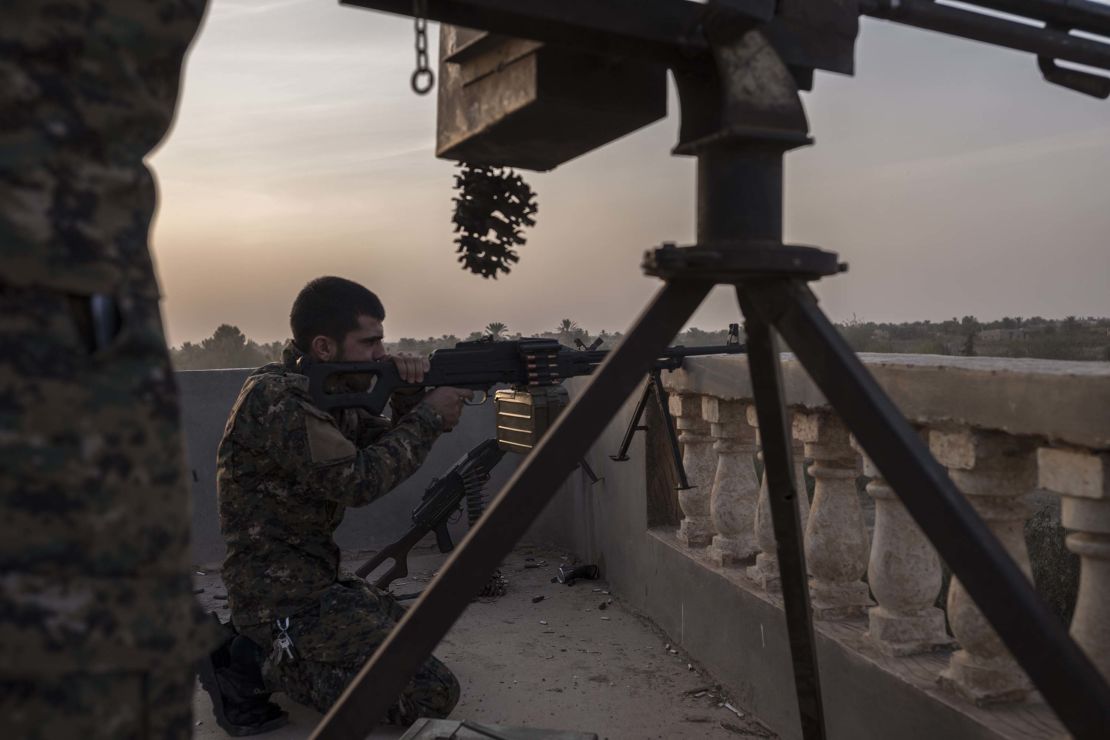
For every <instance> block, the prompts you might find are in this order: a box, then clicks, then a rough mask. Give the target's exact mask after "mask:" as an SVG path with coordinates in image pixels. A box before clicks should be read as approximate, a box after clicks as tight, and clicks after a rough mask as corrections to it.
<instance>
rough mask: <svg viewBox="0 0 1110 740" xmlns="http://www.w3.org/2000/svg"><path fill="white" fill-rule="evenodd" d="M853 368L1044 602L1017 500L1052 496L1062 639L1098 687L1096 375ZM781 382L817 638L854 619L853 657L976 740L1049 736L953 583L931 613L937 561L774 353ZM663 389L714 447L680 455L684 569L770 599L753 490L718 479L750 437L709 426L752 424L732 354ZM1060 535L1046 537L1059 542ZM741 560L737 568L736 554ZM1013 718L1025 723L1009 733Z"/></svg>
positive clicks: (1100, 450)
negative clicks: (867, 507) (1068, 588)
mask: <svg viewBox="0 0 1110 740" xmlns="http://www.w3.org/2000/svg"><path fill="white" fill-rule="evenodd" d="M861 359H862V360H863V362H864V364H865V365H867V367H868V369H869V370H870V371H871V373H872V374H873V375H874V377H875V378H876V379H877V380H878V382H879V383H880V385H882V386H883V388H884V389H885V390H886V392H887V393H888V395H889V396H890V398H891V399H892V400H893V402H894V403H895V405H897V406H898V407H899V408H900V409H901V411H902V412H903V414H905V416H906V417H907V419H908V420H909V421H910V422H911V424H913V425H914V426H915V427H916V428H917V429H918V430H919V432H920V433H921V435H922V437H923V438H924V439H925V440H926V441H927V443H928V445H929V447H930V450H931V451H932V453H933V455H934V456H935V457H936V458H937V460H938V462H940V463H941V464H942V465H944V466H945V467H946V468H947V470H948V472H949V475H950V476H951V478H952V480H953V482H954V483H955V484H956V486H957V487H958V488H959V489H960V490H961V491H962V492H963V493H964V494H965V495H966V496H967V497H968V499H969V501H970V503H971V504H972V506H973V507H974V508H975V510H976V511H977V512H978V513H979V515H980V516H981V517H982V518H983V520H984V521H985V522H986V523H987V525H988V527H990V528H991V530H992V531H993V532H994V534H995V535H996V536H997V537H998V538H999V540H1000V541H1001V542H1002V544H1003V545H1004V546H1005V547H1006V549H1007V551H1008V552H1009V553H1010V554H1011V556H1012V557H1013V558H1014V560H1015V561H1016V562H1017V564H1018V565H1019V567H1021V569H1022V570H1024V571H1025V572H1026V574H1027V575H1029V576H1030V577H1031V578H1032V577H1033V574H1034V572H1035V571H1039V577H1038V586H1039V587H1042V592H1043V591H1044V588H1043V587H1044V585H1045V584H1043V583H1041V582H1040V581H1042V580H1052V579H1053V578H1055V577H1056V576H1057V572H1056V571H1054V570H1053V568H1051V567H1047V568H1046V563H1044V562H1042V561H1043V559H1044V558H1045V557H1046V556H1045V555H1044V553H1045V549H1044V548H1043V547H1040V544H1039V543H1033V542H1031V541H1027V540H1028V532H1029V531H1030V528H1029V527H1028V526H1027V523H1028V520H1029V519H1030V516H1031V514H1032V509H1031V506H1030V504H1031V502H1032V501H1033V500H1034V498H1036V497H1040V498H1042V499H1043V498H1044V497H1045V496H1046V494H1047V496H1049V497H1051V496H1056V497H1059V502H1058V508H1057V510H1058V511H1062V517H1061V518H1062V525H1063V527H1064V528H1066V529H1067V530H1068V532H1069V534H1068V535H1067V538H1066V543H1067V550H1070V551H1071V553H1073V554H1074V555H1076V556H1078V557H1079V560H1080V578H1079V585H1078V597H1077V598H1076V597H1074V595H1073V596H1072V598H1073V599H1074V616H1073V618H1072V621H1071V632H1072V635H1073V637H1074V638H1075V639H1076V641H1077V642H1078V643H1079V644H1080V646H1081V647H1082V648H1083V649H1084V650H1085V651H1086V652H1087V654H1088V655H1089V656H1090V657H1091V659H1092V660H1093V661H1094V662H1095V664H1096V665H1097V666H1098V668H1099V669H1100V670H1101V671H1102V673H1103V675H1104V676H1107V677H1108V678H1110V627H1107V625H1108V624H1110V567H1108V565H1110V479H1108V475H1110V456H1108V455H1107V454H1106V451H1107V449H1108V448H1110V413H1108V411H1110V364H1106V363H1078V362H1054V361H1044V360H1010V359H996V358H951V357H935V356H891V355H862V356H861ZM783 382H784V390H785V398H786V402H787V405H788V407H789V408H790V412H791V417H792V421H793V437H794V439H795V441H796V444H797V443H800V446H801V449H800V450H799V452H801V454H800V455H798V457H799V458H800V459H799V460H798V461H797V462H798V464H799V469H798V471H797V477H798V479H799V480H801V479H802V467H803V466H804V465H806V464H808V467H806V468H805V470H806V472H808V473H809V474H810V476H811V478H812V480H813V482H814V489H813V499H812V504H811V506H810V508H809V511H808V512H805V511H803V512H802V521H803V524H804V527H805V532H804V545H805V552H806V560H807V568H808V570H809V577H810V579H809V580H810V592H811V598H812V601H813V611H814V616H815V618H816V619H817V620H818V630H819V632H821V633H823V634H824V635H826V636H828V637H830V638H832V639H837V640H839V641H840V642H841V645H842V646H843V647H846V648H847V643H846V642H845V641H844V639H842V638H843V637H844V636H845V635H847V634H849V633H850V632H851V631H852V629H853V628H854V626H855V625H858V629H859V634H858V637H860V638H861V639H859V640H857V641H856V644H855V645H854V648H855V649H858V650H859V652H860V653H861V655H865V656H866V655H870V656H875V657H877V656H883V657H882V658H881V659H879V660H878V662H876V665H878V666H881V667H882V669H883V670H884V671H885V672H888V673H889V674H890V675H891V676H892V678H893V677H899V678H901V679H902V680H905V681H907V682H909V683H916V685H917V686H918V688H919V689H920V690H921V691H922V693H923V694H926V695H928V696H929V697H930V698H931V699H932V700H935V702H936V703H937V704H938V706H939V705H944V706H946V707H947V708H948V709H949V710H953V709H954V710H957V711H960V712H962V713H964V714H965V715H966V716H967V717H968V719H970V720H973V721H974V723H976V724H978V725H979V728H980V729H982V730H992V731H996V732H997V734H998V735H1000V736H1003V737H1010V736H1022V737H1025V736H1028V737H1043V736H1051V735H1053V734H1054V733H1056V732H1059V730H1060V728H1059V726H1058V725H1057V724H1056V722H1057V721H1056V719H1055V717H1054V716H1053V715H1052V713H1051V711H1050V710H1049V709H1048V708H1047V707H1045V706H1044V705H1043V704H1042V703H1040V701H1039V699H1038V697H1037V695H1036V694H1035V693H1034V692H1033V691H1032V686H1031V684H1030V682H1029V680H1028V678H1027V677H1026V676H1025V675H1024V673H1023V672H1022V670H1021V669H1020V668H1019V667H1018V665H1017V663H1016V662H1015V661H1014V660H1013V658H1012V657H1011V656H1010V654H1009V652H1008V651H1007V650H1006V649H1005V647H1004V646H1003V645H1002V643H1001V641H1000V640H999V639H998V637H997V635H996V634H995V633H994V631H993V629H991V628H990V626H989V625H988V624H987V623H986V621H985V620H984V618H983V616H982V615H981V613H980V612H979V610H978V608H977V607H976V606H975V604H974V603H973V602H972V601H971V599H970V597H969V596H968V594H967V592H966V591H965V590H964V589H963V587H962V586H961V584H960V583H959V581H958V580H956V579H953V581H952V583H951V586H950V588H949V589H948V591H947V598H946V604H945V608H944V609H943V610H942V609H939V608H937V607H936V606H935V605H934V604H935V603H936V601H937V598H938V595H940V594H941V586H942V578H941V575H942V567H941V562H940V560H939V558H938V556H937V554H936V552H935V550H934V549H933V547H932V545H931V544H930V543H929V541H928V540H927V539H926V538H925V536H924V535H923V534H922V533H921V531H920V530H919V529H918V527H917V525H916V524H915V523H914V522H913V520H912V519H911V518H910V517H909V515H908V514H907V512H906V510H905V508H904V507H903V506H902V504H901V501H900V500H899V499H898V497H897V496H896V492H894V491H892V490H891V488H890V486H889V485H888V484H887V483H886V482H885V481H884V480H883V479H882V477H881V476H880V475H879V473H878V471H877V470H876V469H875V467H874V465H873V464H872V463H871V461H870V460H869V459H868V458H867V457H866V455H864V454H863V453H862V451H861V450H860V449H859V447H858V445H857V444H856V442H855V440H854V439H853V438H852V437H851V436H850V434H849V431H848V429H847V428H846V427H845V425H844V424H843V423H842V422H841V421H840V420H839V418H838V417H837V416H836V414H835V413H834V412H833V411H832V409H831V408H830V407H829V406H828V404H827V402H826V401H825V399H824V398H823V396H822V395H821V393H820V392H819V391H818V390H817V388H816V387H815V386H814V384H813V383H812V381H811V380H810V379H809V377H808V376H807V375H806V373H805V371H804V369H803V368H802V367H801V365H800V364H799V363H798V362H797V361H796V360H795V359H794V358H793V357H792V356H789V355H784V356H783ZM664 383H665V385H666V386H667V388H668V390H669V391H671V392H672V394H673V395H672V396H671V410H672V412H673V413H674V414H675V416H676V419H677V423H678V425H679V426H680V428H682V427H687V428H692V427H696V426H697V425H698V424H699V422H702V423H704V422H708V424H709V426H710V429H711V430H712V431H711V432H710V434H711V436H712V437H713V438H714V439H715V440H716V444H715V445H714V447H713V449H712V451H707V450H706V449H705V448H704V446H698V445H697V444H694V445H688V446H687V447H686V448H685V450H684V456H685V458H686V459H687V460H688V466H692V468H693V469H694V470H695V471H700V472H695V473H694V474H693V475H692V476H691V483H692V484H693V485H695V486H696V488H695V489H694V490H693V491H685V492H682V493H681V494H680V495H679V499H678V500H679V504H680V505H681V508H682V510H683V520H682V521H681V522H680V523H679V525H678V527H677V530H676V531H675V533H674V535H673V537H674V541H675V542H676V543H677V544H678V546H679V547H680V549H685V551H687V552H688V553H689V554H690V555H691V556H692V557H694V558H695V559H696V560H702V559H705V560H708V562H709V563H711V564H712V565H714V566H717V567H718V568H720V569H721V570H722V571H724V572H725V573H726V574H728V575H729V576H730V577H731V578H733V579H736V580H738V581H740V582H742V583H744V584H745V585H747V584H755V585H756V586H757V587H758V588H759V589H762V590H763V591H764V592H766V593H768V594H772V593H774V592H775V591H776V590H777V586H778V579H777V575H778V573H777V563H776V562H775V552H774V536H773V532H772V531H771V528H770V521H769V510H768V509H769V507H768V495H767V490H766V487H765V485H761V482H760V481H759V480H758V479H757V478H752V477H750V476H743V477H742V478H743V479H744V480H743V481H742V482H741V483H740V484H739V485H738V483H737V480H738V479H737V476H736V475H735V474H733V473H728V472H727V471H734V470H736V469H745V470H746V469H748V468H751V467H753V463H754V458H755V455H754V454H753V453H756V451H757V450H758V445H756V446H751V445H749V444H746V443H745V442H744V441H743V440H744V439H746V438H747V436H748V435H750V434H751V432H743V433H739V432H738V431H737V430H736V429H733V430H731V431H730V430H729V429H727V428H726V427H724V426H722V425H721V424H720V423H718V422H719V419H720V416H721V409H722V408H725V407H728V408H729V409H731V410H730V412H729V413H730V415H731V416H732V417H733V418H737V417H739V416H740V415H741V414H742V413H744V412H746V414H747V420H748V422H749V424H750V425H751V426H752V427H755V426H756V425H757V419H756V418H755V413H754V405H753V398H752V388H751V381H750V376H749V374H748V368H747V359H746V358H742V357H728V358H722V357H707V358H698V359H694V360H691V361H689V362H688V363H687V365H686V368H685V369H684V370H681V371H677V372H675V373H674V374H672V375H671V376H670V377H669V378H665V379H664ZM703 457H704V458H705V459H701V458H703ZM737 457H739V458H742V459H735V458H737ZM803 461H804V462H803ZM714 463H715V464H714ZM714 470H715V471H716V472H715V473H714V472H711V471H714ZM860 474H862V475H863V476H864V477H866V478H867V479H869V481H870V482H869V483H868V485H867V493H868V494H869V495H870V498H871V499H872V500H873V502H874V503H873V507H874V522H873V525H871V526H869V524H868V522H867V521H866V519H867V518H866V517H865V515H864V512H863V511H862V507H861V500H860V497H859V496H858V495H857V490H856V479H857V476H858V475H860ZM865 500H866V497H865ZM707 514H708V515H709V516H708V517H707V516H706V515H707ZM706 525H708V526H706ZM692 526H700V527H701V528H702V529H704V530H706V531H704V532H703V536H702V537H701V538H700V539H699V540H698V541H697V542H693V541H691V540H690V539H689V538H687V537H684V533H685V532H687V531H689V530H690V528H691V527H692ZM699 531H700V530H699ZM1061 534H1062V533H1061V532H1060V530H1058V529H1057V531H1056V536H1057V538H1060V537H1061ZM752 535H754V540H755V541H756V542H757V543H758V544H757V546H756V547H754V548H752V547H746V548H744V549H742V550H733V551H728V552H726V551H723V550H722V548H721V547H720V546H719V544H718V543H720V542H729V541H733V542H735V541H740V540H743V541H745V542H750V541H751V539H752ZM662 536H663V537H664V538H665V539H668V540H669V539H670V538H671V535H668V534H667V533H665V532H664V533H662ZM707 543H711V544H708V547H705V544H707ZM1035 545H1036V546H1035ZM703 548H704V549H703ZM1061 549H1062V548H1061ZM751 550H755V552H754V555H755V560H754V562H753V563H749V562H748V561H747V560H746V559H745V556H746V555H747V554H748V552H749V551H751ZM1031 551H1032V552H1033V553H1034V555H1035V557H1031V554H1030V553H1031ZM1064 558H1067V555H1066V554H1064ZM1046 574H1047V575H1046ZM744 576H746V580H743V577H744ZM1049 586H1050V587H1051V584H1049ZM1069 606H1070V605H1069ZM946 626H947V629H946ZM845 630H847V632H846V631H845ZM837 635H840V637H836V636H837ZM848 649H851V648H848ZM998 707H1007V709H1005V710H1002V709H998ZM1015 712H1017V714H1015ZM1022 714H1024V715H1025V721H1023V722H1018V723H1016V724H1015V723H1014V719H1015V717H1016V716H1020V715H1022ZM1023 725H1024V726H1023Z"/></svg>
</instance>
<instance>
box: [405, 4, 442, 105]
mask: <svg viewBox="0 0 1110 740" xmlns="http://www.w3.org/2000/svg"><path fill="white" fill-rule="evenodd" d="M412 16H413V18H414V19H415V21H414V22H415V29H416V71H415V72H413V73H412V80H411V84H412V91H413V92H414V93H416V94H417V95H427V94H428V93H429V92H431V90H432V88H433V87H435V84H436V76H435V73H434V72H432V69H431V67H430V66H428V0H412Z"/></svg>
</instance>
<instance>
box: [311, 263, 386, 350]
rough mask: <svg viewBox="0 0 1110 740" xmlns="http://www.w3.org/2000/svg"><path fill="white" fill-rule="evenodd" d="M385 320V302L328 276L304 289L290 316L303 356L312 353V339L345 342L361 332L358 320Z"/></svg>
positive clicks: (362, 289) (351, 281)
mask: <svg viewBox="0 0 1110 740" xmlns="http://www.w3.org/2000/svg"><path fill="white" fill-rule="evenodd" d="M359 316H370V317H371V318H375V319H377V320H378V321H383V320H384V319H385V308H384V307H383V306H382V302H381V300H379V299H378V297H377V296H376V295H374V294H373V293H372V292H371V291H369V290H367V289H366V288H364V287H363V286H361V285H359V284H358V283H356V282H354V281H353V280H347V279H346V278H341V277H334V276H331V275H329V276H325V277H318V278H316V279H315V280H311V281H309V283H308V285H306V286H304V287H303V288H301V292H300V293H298V294H297V298H296V300H294V301H293V310H292V311H290V312H289V326H290V328H291V329H292V330H293V342H294V344H296V345H297V348H298V349H300V350H301V351H302V352H308V351H309V345H311V344H312V338H313V337H316V336H320V335H321V334H322V335H323V336H325V337H330V338H331V339H334V340H335V341H336V342H342V341H343V338H344V337H346V336H347V332H349V331H352V330H354V329H357V328H358V317H359Z"/></svg>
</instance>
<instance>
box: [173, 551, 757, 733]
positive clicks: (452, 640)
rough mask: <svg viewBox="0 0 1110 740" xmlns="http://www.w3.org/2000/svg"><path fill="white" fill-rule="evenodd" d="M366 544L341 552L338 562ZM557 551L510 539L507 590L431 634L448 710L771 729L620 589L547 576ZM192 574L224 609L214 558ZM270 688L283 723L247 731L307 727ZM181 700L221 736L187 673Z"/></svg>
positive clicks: (201, 726) (210, 601)
mask: <svg viewBox="0 0 1110 740" xmlns="http://www.w3.org/2000/svg"><path fill="white" fill-rule="evenodd" d="M370 554H372V553H366V552H364V553H351V554H350V556H351V560H350V562H349V563H347V565H348V567H349V568H350V569H352V570H353V568H354V567H355V566H356V565H357V564H358V563H360V562H362V560H363V559H365V558H367V557H369V556H370ZM444 559H445V556H443V555H440V554H439V553H438V552H436V551H435V548H434V546H429V547H427V548H424V549H418V550H414V557H412V558H411V559H410V562H409V577H408V578H406V579H402V580H398V581H395V582H394V584H393V590H394V592H396V593H398V594H405V593H412V592H416V591H419V590H421V589H422V588H423V587H424V586H425V585H426V584H427V582H428V581H429V580H430V579H431V576H432V574H433V573H434V571H435V569H436V568H438V567H439V565H440V564H441V563H442V562H443V560H444ZM565 559H566V556H565V555H564V554H563V553H560V552H557V551H553V550H550V549H544V548H539V547H531V546H526V545H525V546H520V547H518V548H517V549H516V550H514V552H513V553H512V554H511V555H510V556H509V558H508V559H507V560H506V561H505V564H504V566H503V567H502V571H501V572H502V575H503V576H504V577H505V578H507V579H508V581H509V588H508V593H507V594H506V595H504V596H502V597H500V598H498V599H482V600H478V601H475V602H473V603H472V604H471V605H470V607H469V608H468V609H467V610H466V612H465V613H464V614H463V616H462V617H461V618H460V619H459V621H458V622H457V623H456V624H455V626H454V627H453V628H452V630H451V632H450V633H448V635H447V637H446V638H445V639H444V640H443V642H441V643H440V645H439V648H438V649H437V650H436V655H437V656H438V657H439V658H440V659H441V660H443V661H444V662H445V663H446V664H447V665H448V667H450V668H451V670H452V671H454V672H455V675H456V676H458V678H459V682H460V683H461V684H462V697H461V699H460V701H459V704H458V706H456V707H455V711H454V712H453V713H452V714H451V717H452V718H453V719H468V720H473V721H475V722H479V723H487V724H498V725H503V726H528V727H532V728H546V729H560V730H577V731H580V732H595V733H597V735H598V737H599V738H608V739H609V740H621V739H625V738H628V739H638V738H677V739H682V738H710V739H717V738H727V739H729V740H735V739H736V738H776V737H777V735H775V734H774V733H773V732H771V731H770V730H768V729H767V728H766V727H764V726H763V725H762V724H760V722H759V721H758V720H757V719H756V718H754V717H752V716H751V714H750V713H749V712H748V711H747V710H746V709H745V708H744V707H743V706H740V705H739V704H738V703H737V702H735V701H733V700H732V699H731V698H729V697H728V696H727V695H725V694H724V693H722V691H721V690H720V689H719V688H718V687H717V684H716V681H715V680H714V679H713V677H712V676H710V675H708V674H707V673H706V672H705V671H703V670H701V669H700V668H699V667H698V666H697V665H695V664H693V663H691V662H690V660H689V659H688V658H687V657H686V656H685V655H684V654H682V652H681V651H676V650H675V649H674V648H672V647H671V646H670V645H669V641H668V639H667V637H666V636H665V635H664V634H663V633H662V632H660V631H659V630H658V629H657V628H656V627H655V626H654V625H653V624H652V623H650V622H649V621H647V620H645V619H643V618H641V617H639V616H637V615H635V614H633V613H631V612H629V611H628V610H627V609H625V608H624V607H623V606H622V604H621V600H620V594H608V593H607V591H608V588H609V587H608V584H607V583H605V582H604V581H579V582H578V583H576V584H575V585H573V586H565V585H562V584H558V583H552V582H551V578H552V577H553V576H554V574H555V572H556V570H557V569H558V567H559V565H560V564H561V563H562V562H564V561H565ZM526 566H528V567H526ZM194 578H195V580H196V586H197V588H198V589H201V588H202V589H204V591H203V592H202V593H200V594H199V595H198V598H199V599H200V601H201V603H202V604H203V605H204V607H205V608H206V610H208V611H216V612H218V613H219V614H220V615H221V618H222V619H225V620H226V619H227V601H226V595H225V592H224V588H223V584H222V583H221V582H220V579H219V574H218V572H217V571H216V568H215V567H211V568H203V567H202V568H200V569H198V574H197V575H196V576H194ZM540 596H542V597H543V599H542V600H540V601H538V602H533V599H534V598H537V597H540ZM221 597H222V598H221ZM610 599H612V602H611V603H608V602H609V600H610ZM603 603H604V604H605V608H604V609H602V608H601V605H602V604H603ZM274 699H275V700H276V701H277V702H278V703H280V704H281V705H282V706H283V707H284V708H285V709H286V710H288V711H289V716H290V723H289V724H288V725H287V726H285V727H283V728H281V729H280V730H275V731H274V732H271V733H268V734H266V735H261V736H258V737H262V738H267V740H294V739H296V740H300V739H301V738H305V737H308V735H309V734H310V733H311V731H312V729H313V728H314V727H315V726H316V723H317V722H318V721H319V719H320V715H319V714H318V713H316V712H315V711H312V710H310V709H306V708H304V707H301V706H299V705H297V704H294V703H293V702H291V701H289V700H288V699H286V698H285V697H284V695H282V694H276V695H275V697H274ZM726 704H728V705H730V706H725V705H726ZM193 706H194V715H195V716H194V718H193V721H194V723H195V725H196V728H195V731H194V737H195V738H198V740H199V739H200V738H205V739H208V738H224V737H227V735H226V734H225V733H224V732H223V731H222V730H221V729H220V728H219V727H218V726H217V725H216V721H215V718H214V717H213V715H212V706H211V702H210V701H209V699H208V695H207V694H206V693H205V692H204V691H202V690H201V689H200V688H199V684H198V688H197V691H196V694H195V697H194V704H193ZM730 707H731V708H730ZM733 708H734V709H735V711H734V709H733ZM402 734H403V729H401V728H390V727H382V728H378V729H376V730H375V731H374V733H373V734H372V735H370V737H371V738H376V739H377V738H382V739H384V738H397V737H400V736H401V735H402Z"/></svg>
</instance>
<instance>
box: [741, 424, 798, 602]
mask: <svg viewBox="0 0 1110 740" xmlns="http://www.w3.org/2000/svg"><path fill="white" fill-rule="evenodd" d="M797 417H798V415H797V414H795V415H794V418H795V419H796V418H797ZM748 423H749V424H751V425H752V426H753V427H757V428H758V427H759V419H758V418H757V417H756V414H755V407H754V406H752V407H750V408H749V409H748ZM756 442H757V444H758V443H759V442H760V437H759V432H758V431H756ZM792 442H793V450H792V451H791V457H792V459H793V460H794V485H795V487H796V489H797V493H798V519H799V521H800V526H801V531H802V532H805V528H806V521H807V520H808V519H809V495H808V494H807V493H806V479H805V473H804V471H805V448H804V447H803V445H802V443H801V442H800V441H799V440H798V439H797V438H796V436H795V437H794V438H792ZM757 457H758V458H759V460H760V462H762V461H763V451H762V448H761V449H760V451H759V453H758V455H757ZM755 537H756V542H757V543H758V544H759V554H758V555H756V556H755V565H753V566H751V567H750V568H748V578H751V579H752V580H753V581H755V582H756V583H758V584H759V585H761V586H762V587H763V588H764V590H766V591H779V590H780V589H781V587H782V584H781V583H780V582H779V558H778V552H777V550H776V546H775V528H774V524H773V522H772V521H771V496H770V492H769V490H768V488H767V476H766V475H763V477H762V481H761V483H760V486H759V504H758V505H757V506H756V511H755Z"/></svg>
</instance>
